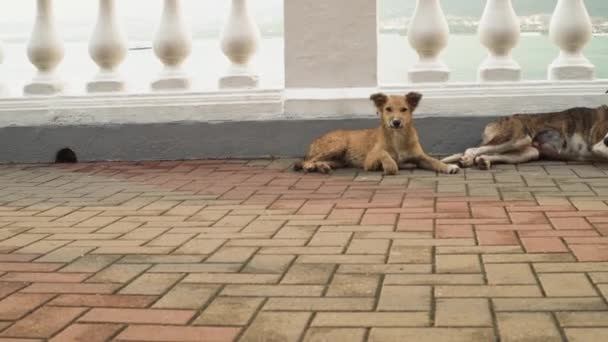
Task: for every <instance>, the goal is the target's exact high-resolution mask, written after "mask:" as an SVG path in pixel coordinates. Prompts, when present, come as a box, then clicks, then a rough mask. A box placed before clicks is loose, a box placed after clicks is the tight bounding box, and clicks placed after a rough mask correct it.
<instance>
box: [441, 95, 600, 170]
mask: <svg viewBox="0 0 608 342" xmlns="http://www.w3.org/2000/svg"><path fill="white" fill-rule="evenodd" d="M482 138H483V141H482V144H481V146H480V147H476V148H470V149H468V150H466V151H465V152H464V153H460V154H456V155H453V156H451V157H448V158H446V159H444V160H443V161H444V162H446V163H456V162H457V163H459V164H460V166H462V167H470V166H473V165H477V167H479V168H481V169H489V168H490V167H491V166H492V165H493V164H500V163H505V164H520V163H525V162H528V161H533V160H537V159H548V160H565V161H607V160H608V106H601V107H598V108H571V109H568V110H565V111H562V112H556V113H543V114H517V115H513V116H509V117H506V118H502V119H500V120H498V121H496V122H493V123H490V124H488V125H487V126H486V128H485V130H484V133H483V137H482Z"/></svg>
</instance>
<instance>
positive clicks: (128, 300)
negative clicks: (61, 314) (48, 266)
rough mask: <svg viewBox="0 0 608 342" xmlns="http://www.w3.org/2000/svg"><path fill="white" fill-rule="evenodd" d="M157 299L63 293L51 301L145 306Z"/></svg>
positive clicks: (76, 304)
mask: <svg viewBox="0 0 608 342" xmlns="http://www.w3.org/2000/svg"><path fill="white" fill-rule="evenodd" d="M156 299H157V297H156V296H129V295H100V294H92V295H82V294H79V295H76V294H63V295H59V296H58V297H57V298H55V299H53V300H52V301H51V302H50V305H53V306H82V307H107V308H145V307H148V306H149V305H150V304H152V303H153V302H154V301H156Z"/></svg>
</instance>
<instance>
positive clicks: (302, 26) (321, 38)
mask: <svg viewBox="0 0 608 342" xmlns="http://www.w3.org/2000/svg"><path fill="white" fill-rule="evenodd" d="M284 6H285V7H284V11H285V15H284V22H285V24H284V25H285V86H286V87H287V88H366V87H376V86H377V85H378V71H377V70H378V23H377V19H378V18H377V15H378V9H377V4H376V1H375V0H306V1H303V0H287V1H285V5H284ZM367 102H369V101H367Z"/></svg>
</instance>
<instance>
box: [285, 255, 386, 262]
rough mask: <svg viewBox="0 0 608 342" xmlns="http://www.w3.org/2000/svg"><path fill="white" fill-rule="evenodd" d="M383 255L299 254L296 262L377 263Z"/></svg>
mask: <svg viewBox="0 0 608 342" xmlns="http://www.w3.org/2000/svg"><path fill="white" fill-rule="evenodd" d="M384 258H385V257H384V255H358V254H350V255H301V256H299V257H298V259H297V260H296V263H304V264H378V263H383V262H384Z"/></svg>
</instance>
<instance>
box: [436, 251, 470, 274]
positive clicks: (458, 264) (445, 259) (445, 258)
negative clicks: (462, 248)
mask: <svg viewBox="0 0 608 342" xmlns="http://www.w3.org/2000/svg"><path fill="white" fill-rule="evenodd" d="M435 265H436V270H437V273H480V272H481V264H480V262H479V257H478V256H477V255H469V254H464V255H457V254H451V255H437V256H436V257H435Z"/></svg>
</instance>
